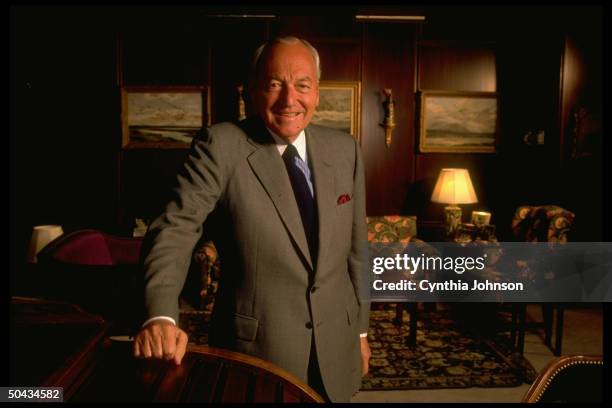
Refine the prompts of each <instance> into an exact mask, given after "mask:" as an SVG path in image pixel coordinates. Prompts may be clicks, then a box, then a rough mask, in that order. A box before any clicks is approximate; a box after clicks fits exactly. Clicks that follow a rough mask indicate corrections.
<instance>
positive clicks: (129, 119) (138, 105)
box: [121, 86, 210, 149]
mask: <svg viewBox="0 0 612 408" xmlns="http://www.w3.org/2000/svg"><path fill="white" fill-rule="evenodd" d="M209 98H210V96H209V93H208V88H207V87H205V86H156V87H151V86H147V87H125V88H123V89H122V90H121V121H122V128H123V129H122V130H123V138H122V147H123V148H126V149H133V148H165V149H173V148H174V149H184V148H189V147H190V145H191V141H192V139H193V137H194V136H195V134H196V133H197V132H198V131H200V130H201V129H202V127H204V126H208V125H210V123H209V120H210V114H209V109H210V103H209Z"/></svg>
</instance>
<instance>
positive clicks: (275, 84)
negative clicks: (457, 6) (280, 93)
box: [268, 82, 281, 89]
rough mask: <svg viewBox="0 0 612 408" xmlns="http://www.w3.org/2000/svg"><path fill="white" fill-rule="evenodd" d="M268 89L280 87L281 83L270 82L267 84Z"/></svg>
mask: <svg viewBox="0 0 612 408" xmlns="http://www.w3.org/2000/svg"><path fill="white" fill-rule="evenodd" d="M268 88H269V89H280V88H281V84H280V82H270V84H269V85H268Z"/></svg>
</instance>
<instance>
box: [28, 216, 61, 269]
mask: <svg viewBox="0 0 612 408" xmlns="http://www.w3.org/2000/svg"><path fill="white" fill-rule="evenodd" d="M63 233H64V231H63V230H62V227H61V225H37V226H35V227H34V229H33V230H32V239H31V240H30V248H29V250H28V262H30V263H36V262H37V256H38V253H39V252H40V250H41V249H43V248H44V247H46V246H47V244H49V243H50V242H51V241H53V240H54V239H56V238H58V237H59V236H60V235H62V234H63Z"/></svg>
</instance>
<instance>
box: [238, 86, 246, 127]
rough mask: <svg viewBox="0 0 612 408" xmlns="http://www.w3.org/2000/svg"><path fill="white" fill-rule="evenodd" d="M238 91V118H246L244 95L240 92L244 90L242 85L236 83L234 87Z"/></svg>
mask: <svg viewBox="0 0 612 408" xmlns="http://www.w3.org/2000/svg"><path fill="white" fill-rule="evenodd" d="M236 90H237V91H238V120H243V119H246V105H245V103H244V97H243V96H242V93H243V92H244V86H242V84H241V85H238V86H237V87H236Z"/></svg>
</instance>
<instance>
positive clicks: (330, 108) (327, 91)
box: [312, 81, 361, 141]
mask: <svg viewBox="0 0 612 408" xmlns="http://www.w3.org/2000/svg"><path fill="white" fill-rule="evenodd" d="M360 107H361V83H360V82H358V81H351V82H342V81H321V82H320V83H319V106H318V107H317V110H316V111H315V113H314V116H313V118H312V123H314V124H317V125H322V126H327V127H331V128H334V129H339V130H343V131H345V132H347V133H350V134H351V135H353V137H355V138H356V139H357V140H358V141H359V140H360V132H359V130H360V129H359V128H360V123H361V115H360Z"/></svg>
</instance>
